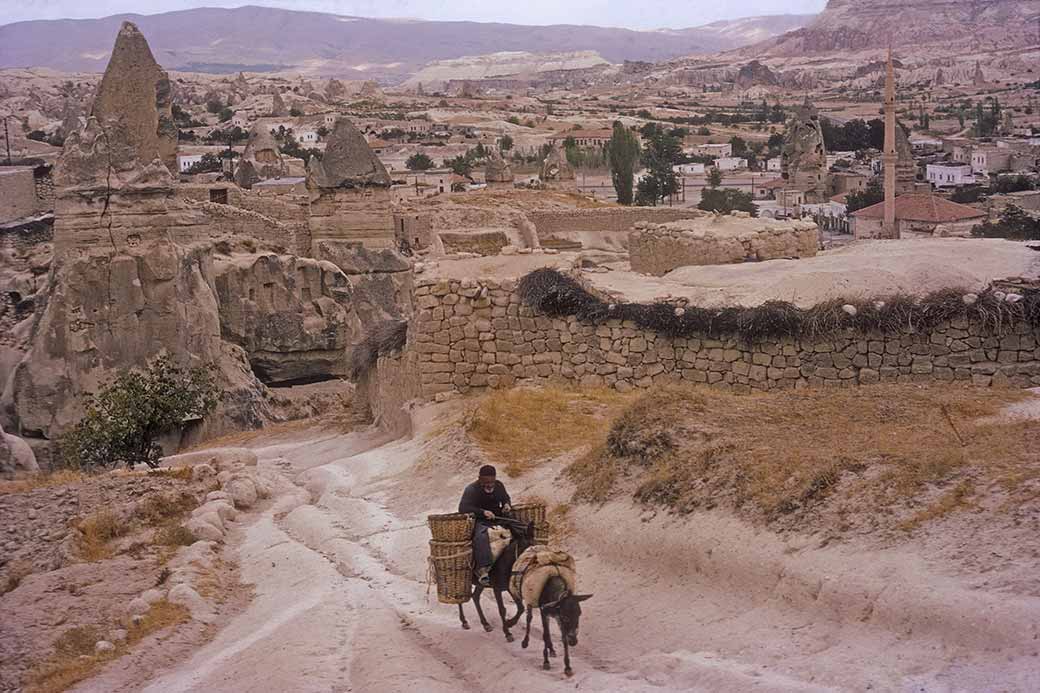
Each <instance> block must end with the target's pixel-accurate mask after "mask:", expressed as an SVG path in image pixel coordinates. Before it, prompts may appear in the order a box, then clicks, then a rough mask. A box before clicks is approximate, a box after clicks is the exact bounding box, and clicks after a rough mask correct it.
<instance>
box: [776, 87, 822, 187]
mask: <svg viewBox="0 0 1040 693" xmlns="http://www.w3.org/2000/svg"><path fill="white" fill-rule="evenodd" d="M780 171H781V174H780V175H781V176H782V177H783V179H784V180H785V181H786V182H787V188H788V189H791V190H801V191H803V192H805V201H806V202H823V201H825V200H826V198H827V148H826V146H825V145H824V142H823V126H822V125H821V123H820V116H819V114H818V113H817V112H816V108H815V107H814V106H812V104H810V103H809V102H808V100H806V102H805V104H803V105H802V106H801V108H799V109H797V110H796V111H795V113H794V115H793V116H792V117H791V119H790V120H789V121H788V123H787V129H786V131H785V132H784V147H783V151H782V153H781V155H780Z"/></svg>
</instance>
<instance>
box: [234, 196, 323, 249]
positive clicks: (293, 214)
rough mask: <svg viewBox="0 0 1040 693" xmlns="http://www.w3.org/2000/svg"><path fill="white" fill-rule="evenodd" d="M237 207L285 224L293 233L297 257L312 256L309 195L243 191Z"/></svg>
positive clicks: (236, 203)
mask: <svg viewBox="0 0 1040 693" xmlns="http://www.w3.org/2000/svg"><path fill="white" fill-rule="evenodd" d="M234 204H235V205H236V206H237V207H241V208H242V209H248V210H250V211H252V212H257V213H259V214H263V215H264V216H265V217H270V218H271V219H275V220H277V221H279V222H281V223H282V224H285V226H287V227H288V228H290V229H291V230H292V232H293V237H294V238H295V246H293V247H292V248H291V250H292V251H293V252H294V253H296V254H297V255H303V256H308V257H309V256H311V255H312V249H311V231H310V227H309V226H308V224H307V217H308V215H309V213H310V200H309V199H308V197H307V195H299V194H289V193H274V194H270V193H269V194H260V193H258V192H255V191H249V190H243V191H241V192H240V193H239V199H238V201H237V202H235V203H234Z"/></svg>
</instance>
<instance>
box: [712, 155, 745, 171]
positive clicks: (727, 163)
mask: <svg viewBox="0 0 1040 693" xmlns="http://www.w3.org/2000/svg"><path fill="white" fill-rule="evenodd" d="M715 166H716V167H717V168H718V169H719V170H720V171H735V170H737V169H738V168H747V159H742V158H740V157H739V156H723V157H720V158H718V159H715Z"/></svg>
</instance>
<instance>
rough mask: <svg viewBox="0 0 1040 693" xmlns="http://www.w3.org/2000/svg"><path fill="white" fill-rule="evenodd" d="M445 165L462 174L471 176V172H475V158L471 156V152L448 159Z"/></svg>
mask: <svg viewBox="0 0 1040 693" xmlns="http://www.w3.org/2000/svg"><path fill="white" fill-rule="evenodd" d="M444 165H445V166H447V167H448V168H450V169H451V170H452V172H454V173H457V174H458V175H460V176H466V177H467V178H468V177H469V174H470V173H472V172H473V160H472V158H470V156H469V152H466V154H460V155H459V156H456V157H455V158H453V159H448V160H447V161H445V162H444Z"/></svg>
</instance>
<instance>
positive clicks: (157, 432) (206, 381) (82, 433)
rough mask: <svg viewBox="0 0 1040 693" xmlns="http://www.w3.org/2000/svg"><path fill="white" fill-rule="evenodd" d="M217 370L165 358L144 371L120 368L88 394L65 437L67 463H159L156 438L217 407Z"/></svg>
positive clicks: (63, 449)
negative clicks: (188, 366)
mask: <svg viewBox="0 0 1040 693" xmlns="http://www.w3.org/2000/svg"><path fill="white" fill-rule="evenodd" d="M214 372H215V368H214V367H213V366H205V367H195V368H191V369H183V368H181V367H179V366H177V365H176V364H174V363H173V361H172V360H171V359H170V358H169V357H167V356H160V357H158V358H156V359H155V360H154V361H152V362H151V363H150V364H149V365H148V366H147V367H146V368H145V369H144V370H143V371H131V370H124V371H122V372H120V373H119V374H118V375H117V376H116V378H115V379H114V380H113V381H111V382H109V383H108V384H106V385H105V386H104V387H103V388H102V390H101V392H100V393H99V394H97V395H90V396H88V398H87V401H86V413H85V414H84V416H83V418H82V419H80V420H79V422H78V423H77V424H76V425H75V426H74V427H73V428H72V429H71V430H70V431H69V432H68V433H66V434H65V435H64V436H62V438H61V441H60V444H61V453H62V458H63V461H64V463H65V465H66V466H69V467H73V468H78V469H83V470H87V471H89V470H95V469H106V468H111V467H115V466H117V465H120V464H125V465H126V466H127V467H130V468H133V467H134V465H137V464H140V463H144V464H147V465H148V466H149V467H152V468H155V467H157V466H158V465H159V458H160V457H162V449H161V448H160V447H159V444H158V443H157V442H156V439H157V438H158V437H159V436H161V435H162V434H163V433H165V432H166V431H169V430H171V429H173V428H174V427H176V426H179V425H180V424H181V423H182V422H183V421H185V420H186V419H189V418H192V417H203V416H206V415H207V414H209V413H210V412H212V411H213V409H214V408H216V405H217V401H218V399H219V398H218V390H217V386H216V383H215V382H214Z"/></svg>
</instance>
